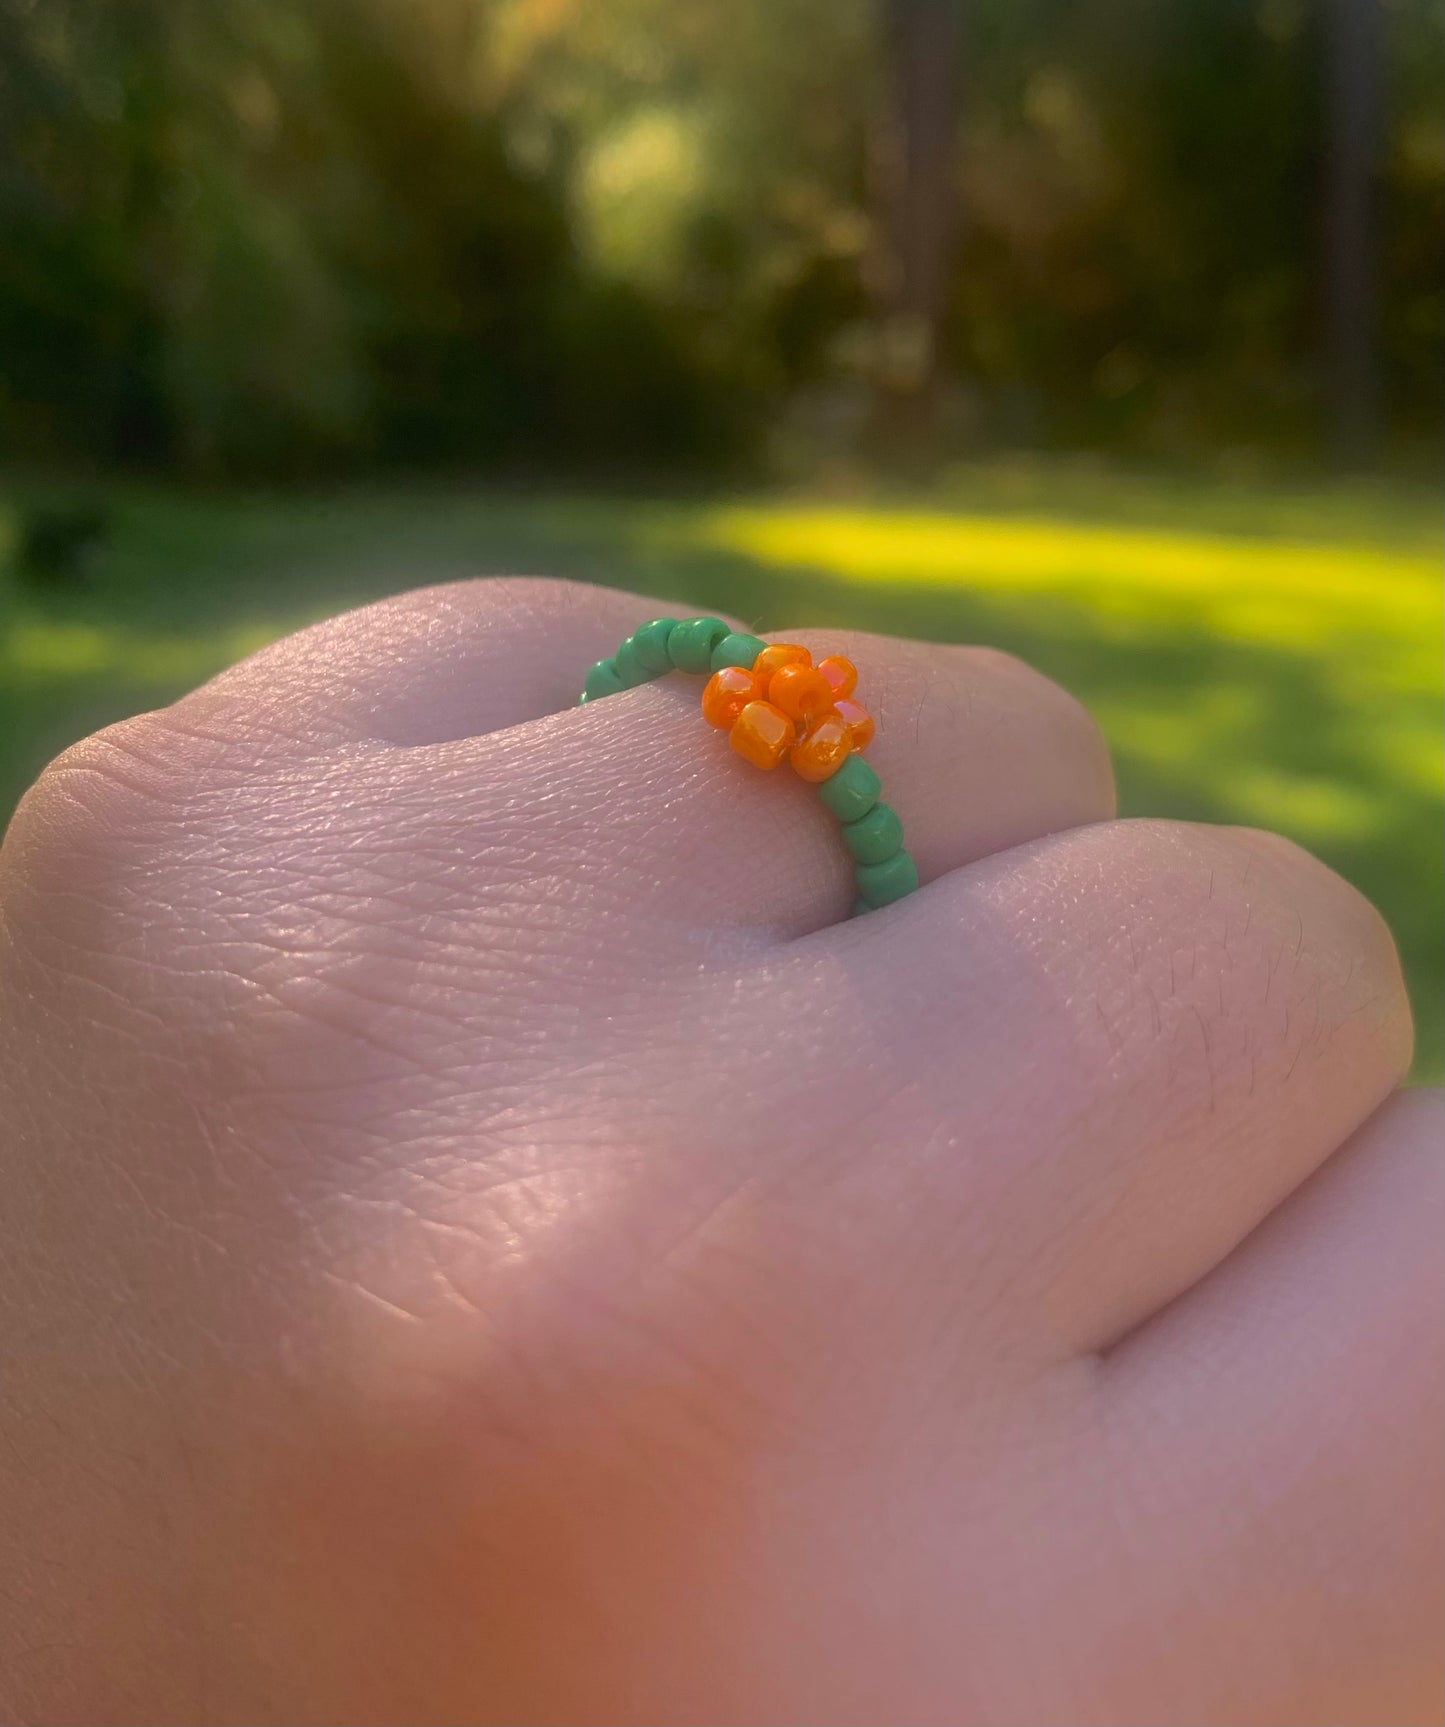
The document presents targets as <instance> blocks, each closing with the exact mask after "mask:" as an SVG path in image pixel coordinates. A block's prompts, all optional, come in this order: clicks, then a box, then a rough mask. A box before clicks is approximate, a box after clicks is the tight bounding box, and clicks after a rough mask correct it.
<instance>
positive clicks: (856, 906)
mask: <svg viewBox="0 0 1445 1727" xmlns="http://www.w3.org/2000/svg"><path fill="white" fill-rule="evenodd" d="M872 910H873V907H872V906H871V905H869V903H868V901H867V900H866V899H855V900H854V901H853V916H854V917H865V916H866V915H867V914H868V913H869V912H870V911H872Z"/></svg>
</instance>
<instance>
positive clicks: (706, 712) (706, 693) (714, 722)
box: [702, 666, 763, 732]
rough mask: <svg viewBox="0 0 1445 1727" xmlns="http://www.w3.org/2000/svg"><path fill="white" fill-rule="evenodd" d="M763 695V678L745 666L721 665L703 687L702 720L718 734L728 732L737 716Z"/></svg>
mask: <svg viewBox="0 0 1445 1727" xmlns="http://www.w3.org/2000/svg"><path fill="white" fill-rule="evenodd" d="M762 693H763V683H762V679H761V678H759V677H755V676H754V674H753V673H752V672H750V671H748V670H747V668H746V667H745V666H724V667H723V669H722V670H721V671H720V672H714V673H713V675H712V676H711V677H710V678H709V679H708V680H707V682H706V683H705V684H704V685H703V687H702V717H703V718H704V719H705V720H706V721H707V723H708V724H709V725H710V726H716V727H717V728H718V730H719V731H720V732H725V731H727V730H729V729H730V727H731V726H732V725H733V723H734V722H735V721H736V719H737V717H738V715H739V714H740V713H741V712H742V711H743V709H744V708H745V707H746V706H747V705H748V703H749V702H755V701H757V699H758V698H759V696H761V695H762Z"/></svg>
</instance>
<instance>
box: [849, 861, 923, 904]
mask: <svg viewBox="0 0 1445 1727" xmlns="http://www.w3.org/2000/svg"><path fill="white" fill-rule="evenodd" d="M853 879H854V880H855V881H856V882H857V883H858V893H859V896H860V897H861V898H863V899H866V900H867V902H868V903H869V905H871V906H880V905H892V903H893V902H894V900H896V899H902V898H903V896H904V895H905V894H910V893H912V892H913V890H914V888H916V887H917V886H918V866H917V864H915V863H914V861H913V859H912V858H911V857H909V855H908V853H907V852H894V854H893V856H892V857H891V858H889V859H888V860H887V861H886V862H884V863H875V864H859V865H858V868H857V870H856V872H855V874H854V878H853Z"/></svg>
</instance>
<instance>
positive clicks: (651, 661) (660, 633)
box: [632, 618, 677, 677]
mask: <svg viewBox="0 0 1445 1727" xmlns="http://www.w3.org/2000/svg"><path fill="white" fill-rule="evenodd" d="M676 625H677V619H676V618H654V619H653V620H652V622H651V623H650V624H644V625H643V626H642V628H641V629H640V630H636V631H634V633H633V636H632V645H633V646H634V647H635V648H636V649H637V657H638V659H639V660H641V661H642V663H643V665H645V666H646V667H647V669H648V671H649V672H651V673H652V675H653V676H654V677H661V676H662V674H663V673H664V672H670V671H671V670H672V655H671V654H670V653H669V652H668V651H667V642H668V637H669V636H671V634H672V632H673V630H674V628H676Z"/></svg>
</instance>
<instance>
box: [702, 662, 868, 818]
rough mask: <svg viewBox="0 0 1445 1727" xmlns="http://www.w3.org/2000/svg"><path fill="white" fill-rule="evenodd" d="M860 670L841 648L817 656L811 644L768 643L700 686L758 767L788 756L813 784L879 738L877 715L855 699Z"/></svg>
mask: <svg viewBox="0 0 1445 1727" xmlns="http://www.w3.org/2000/svg"><path fill="white" fill-rule="evenodd" d="M857 683H858V673H857V671H856V670H855V669H854V666H853V664H852V662H851V661H850V660H845V659H844V658H843V657H842V656H841V655H840V654H832V655H830V656H829V657H828V658H827V659H823V660H819V661H818V663H817V665H816V666H815V665H814V664H813V656H812V655H811V654H810V653H809V652H808V650H807V649H806V648H803V647H798V646H797V645H796V644H795V643H792V642H773V643H770V644H769V645H768V646H767V647H765V648H764V649H763V651H762V652H761V653H760V654H759V655H758V656H757V658H756V659H755V660H754V661H753V663H752V666H751V667H748V666H724V667H723V668H722V670H721V671H716V672H714V673H713V675H712V676H711V677H710V678H709V679H708V681H707V684H706V686H705V687H704V689H703V692H702V713H703V718H704V719H705V720H706V721H707V722H708V724H709V725H712V726H716V727H717V728H718V730H719V731H725V732H727V733H728V734H729V741H730V742H731V744H732V747H733V748H734V749H735V750H736V751H737V753H738V754H739V755H740V756H742V757H743V758H744V760H746V761H750V762H751V763H752V764H753V766H754V767H759V768H775V767H777V765H778V763H779V762H780V761H782V759H783V757H784V756H786V757H787V758H788V760H789V761H790V762H791V763H792V764H793V768H794V771H795V772H796V773H797V774H798V775H799V776H800V777H801V778H803V779H805V780H811V781H812V782H813V783H814V784H815V785H817V784H820V783H821V782H822V781H823V780H826V779H830V778H831V777H832V776H833V775H834V774H835V773H837V771H838V769H839V768H840V767H842V765H843V763H844V762H845V761H847V759H848V757H849V756H850V755H852V753H853V752H854V750H866V749H867V747H868V745H869V744H870V743H871V742H872V741H873V721H872V719H871V718H870V717H869V715H868V713H867V711H866V710H865V709H864V708H862V707H860V706H859V704H858V703H857V702H855V701H854V700H853V691H854V689H855V688H856V687H857Z"/></svg>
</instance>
